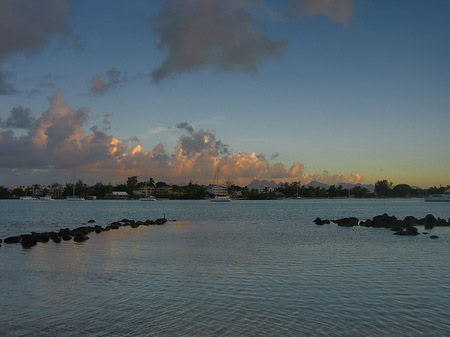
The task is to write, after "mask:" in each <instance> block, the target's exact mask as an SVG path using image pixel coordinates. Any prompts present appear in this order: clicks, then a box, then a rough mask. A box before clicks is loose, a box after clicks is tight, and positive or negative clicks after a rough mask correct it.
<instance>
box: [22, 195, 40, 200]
mask: <svg viewBox="0 0 450 337" xmlns="http://www.w3.org/2000/svg"><path fill="white" fill-rule="evenodd" d="M20 200H37V198H35V197H30V196H26V197H20Z"/></svg>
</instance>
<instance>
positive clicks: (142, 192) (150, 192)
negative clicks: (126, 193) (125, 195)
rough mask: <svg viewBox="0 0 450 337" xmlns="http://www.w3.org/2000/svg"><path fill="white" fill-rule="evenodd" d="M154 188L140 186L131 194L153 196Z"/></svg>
mask: <svg viewBox="0 0 450 337" xmlns="http://www.w3.org/2000/svg"><path fill="white" fill-rule="evenodd" d="M155 192H156V191H155V188H154V187H151V186H141V187H139V188H137V189H135V190H134V191H133V194H135V195H139V196H149V195H155Z"/></svg>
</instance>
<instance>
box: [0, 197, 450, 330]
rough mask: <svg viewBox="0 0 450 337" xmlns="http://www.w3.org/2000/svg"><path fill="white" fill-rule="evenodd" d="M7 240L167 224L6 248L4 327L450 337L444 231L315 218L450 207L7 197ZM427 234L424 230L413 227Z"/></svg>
mask: <svg viewBox="0 0 450 337" xmlns="http://www.w3.org/2000/svg"><path fill="white" fill-rule="evenodd" d="M0 212H1V213H0V237H2V238H5V237H7V236H9V235H15V234H22V233H27V232H30V231H47V230H56V229H59V228H63V227H70V228H74V227H77V226H80V225H82V224H85V223H86V222H87V220H89V219H95V220H96V221H97V224H100V225H102V226H104V225H106V224H108V223H110V222H112V221H116V220H121V219H122V218H129V219H135V220H145V219H147V218H150V219H155V218H158V217H162V216H163V214H166V216H167V218H168V219H176V220H177V221H176V222H168V223H167V224H166V225H165V226H150V227H139V228H136V229H132V228H129V227H127V228H121V229H119V230H115V231H110V232H104V233H101V234H95V233H92V234H90V238H91V239H90V240H88V241H86V242H84V243H74V242H62V243H60V244H55V243H53V242H49V243H47V244H38V245H37V246H36V247H34V248H32V249H23V248H22V247H21V246H20V245H6V244H3V245H2V247H1V248H0V284H1V292H0V326H1V327H2V329H1V331H0V335H2V334H4V335H8V336H30V335H33V336H56V335H64V336H86V335H89V336H111V335H114V336H236V335H241V336H274V335H277V336H384V335H392V336H445V335H450V315H449V313H448V305H449V303H450V289H449V288H450V286H449V285H450V261H449V259H448V256H449V255H448V254H449V247H450V246H449V242H450V228H449V227H445V228H434V229H433V230H431V231H428V232H430V234H436V235H438V236H439V239H437V240H432V239H430V238H429V235H423V234H421V235H419V236H416V237H398V236H394V235H392V232H390V231H389V230H387V229H375V228H366V227H354V228H343V227H338V226H337V225H324V226H316V225H314V224H313V220H314V219H315V217H317V216H319V217H321V218H330V219H332V218H340V217H345V216H356V217H358V218H360V219H366V218H372V217H373V216H375V215H378V214H382V213H384V212H386V213H388V214H390V215H395V216H397V217H399V218H402V217H404V216H407V215H413V216H416V217H424V216H425V215H426V214H428V213H431V214H433V215H435V216H436V217H438V216H439V217H441V218H446V219H448V218H449V217H450V204H445V203H444V204H441V203H425V202H423V201H422V200H419V199H399V200H351V199H348V200H284V201H233V202H231V203H212V202H208V201H161V202H139V201H92V202H88V201H86V202H66V201H54V202H39V201H0ZM419 229H420V231H421V232H422V231H423V228H419Z"/></svg>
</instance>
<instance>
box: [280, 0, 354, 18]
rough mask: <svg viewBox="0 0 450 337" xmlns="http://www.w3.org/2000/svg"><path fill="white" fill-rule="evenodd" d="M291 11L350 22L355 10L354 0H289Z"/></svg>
mask: <svg viewBox="0 0 450 337" xmlns="http://www.w3.org/2000/svg"><path fill="white" fill-rule="evenodd" d="M288 3H289V7H290V10H291V13H302V14H305V15H308V16H316V15H325V16H327V17H328V18H330V19H331V20H333V21H334V22H338V23H348V22H349V21H350V18H351V16H352V15H353V10H354V5H355V3H354V0H289V1H288Z"/></svg>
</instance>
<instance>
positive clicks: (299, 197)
mask: <svg viewBox="0 0 450 337" xmlns="http://www.w3.org/2000/svg"><path fill="white" fill-rule="evenodd" d="M292 199H302V197H301V196H299V195H298V184H297V193H296V195H295V197H293V198H292Z"/></svg>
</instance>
